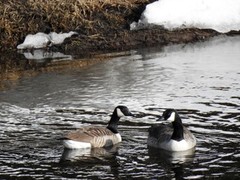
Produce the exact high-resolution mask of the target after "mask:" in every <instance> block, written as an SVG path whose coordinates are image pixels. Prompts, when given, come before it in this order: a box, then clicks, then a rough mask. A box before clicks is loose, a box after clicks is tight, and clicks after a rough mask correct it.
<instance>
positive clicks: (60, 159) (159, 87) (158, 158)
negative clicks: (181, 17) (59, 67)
mask: <svg viewBox="0 0 240 180" xmlns="http://www.w3.org/2000/svg"><path fill="white" fill-rule="evenodd" d="M239 47H240V38H239V37H232V38H231V37H229V38H224V37H222V38H217V39H213V40H212V41H209V42H203V43H196V44H189V45H177V46H168V47H166V48H164V49H161V50H160V51H157V50H156V49H155V50H149V49H148V50H139V51H135V52H132V55H131V56H123V57H118V58H113V59H112V60H111V61H103V62H101V63H98V64H94V65H92V66H88V67H86V68H81V69H74V70H71V71H61V72H59V71H58V72H54V71H50V72H45V73H41V74H38V75H36V76H34V77H25V78H21V79H20V80H18V81H17V84H16V85H15V86H12V87H10V88H9V89H5V90H2V91H0V117H1V118H0V143H1V147H0V179H24V178H30V179H31V178H32V179H43V178H46V179H71V178H72V179H81V178H85V179H136V178H141V179H161V178H165V179H170V178H174V177H176V179H181V178H185V179H202V178H205V179H208V178H213V179H214V178H216V179H221V178H226V179H238V176H239V171H240V168H239V162H240V147H239V139H240V133H239V129H240V121H239V118H240V113H239V110H240V96H239V90H240V84H239V82H240V76H239V75H240V72H239V67H240V61H239V57H240V49H239ZM118 104H124V105H126V106H128V107H129V109H130V110H131V111H132V112H133V113H134V114H135V115H136V117H135V118H127V117H126V118H122V119H121V120H120V123H119V131H120V133H121V134H122V138H123V142H122V143H120V144H119V145H118V146H117V147H116V148H115V147H113V149H110V150H109V149H98V150H97V149H96V150H94V151H90V152H86V153H85V155H84V156H82V154H81V153H82V152H73V151H72V152H71V151H70V152H68V151H66V150H65V151H64V149H63V146H62V142H61V138H62V137H63V135H64V134H66V133H67V132H69V131H70V130H74V129H75V128H78V127H81V126H85V125H89V124H97V125H102V126H106V124H107V123H108V121H109V119H110V114H111V112H112V110H113V109H114V107H116V105H118ZM169 107H170V108H175V109H177V111H178V112H179V114H180V115H181V116H182V117H183V123H184V124H185V125H186V126H187V127H188V129H190V130H191V131H192V132H193V133H194V135H195V136H196V138H197V141H198V144H197V146H196V149H195V151H193V152H188V153H186V154H180V155H179V154H174V153H170V154H169V153H166V152H163V151H160V150H153V149H149V148H148V147H147V143H146V142H147V136H148V128H149V127H150V126H151V125H152V124H153V123H156V119H157V118H158V116H159V115H161V114H162V112H163V111H164V108H169ZM79 153H80V154H79Z"/></svg>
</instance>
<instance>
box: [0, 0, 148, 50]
mask: <svg viewBox="0 0 240 180" xmlns="http://www.w3.org/2000/svg"><path fill="white" fill-rule="evenodd" d="M147 3H149V0H121V1H118V0H2V1H0V12H3V13H2V15H1V17H0V50H4V49H15V48H16V46H17V44H18V43H20V42H21V41H22V40H23V39H24V37H25V36H26V35H27V34H30V33H32V34H34V33H36V32H39V31H46V30H47V29H50V30H51V31H56V32H61V31H62V32H66V31H70V30H75V31H78V32H79V33H82V34H85V35H87V36H92V35H95V34H99V33H104V32H106V29H110V30H111V28H113V29H114V28H115V29H116V28H126V24H127V23H128V22H127V21H128V20H130V19H131V18H130V19H129V17H131V16H132V15H133V14H134V13H135V14H136V13H137V11H138V9H139V7H143V6H145V5H146V4H147Z"/></svg>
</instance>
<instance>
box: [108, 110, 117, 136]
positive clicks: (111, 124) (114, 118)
mask: <svg viewBox="0 0 240 180" xmlns="http://www.w3.org/2000/svg"><path fill="white" fill-rule="evenodd" d="M119 119H120V117H118V115H117V112H116V110H114V112H113V114H112V116H111V119H110V121H109V123H108V126H107V128H108V129H109V130H110V131H112V132H113V133H115V134H117V133H118V130H117V128H118V121H119Z"/></svg>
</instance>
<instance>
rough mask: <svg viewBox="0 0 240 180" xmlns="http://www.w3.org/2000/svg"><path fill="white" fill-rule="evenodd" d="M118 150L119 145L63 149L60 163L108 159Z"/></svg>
mask: <svg viewBox="0 0 240 180" xmlns="http://www.w3.org/2000/svg"><path fill="white" fill-rule="evenodd" d="M118 149H119V144H116V145H113V146H110V147H103V148H83V149H64V151H63V153H62V157H61V159H60V162H63V161H78V160H89V159H91V158H92V159H103V158H108V157H109V158H110V157H113V156H115V155H116V154H117V153H118Z"/></svg>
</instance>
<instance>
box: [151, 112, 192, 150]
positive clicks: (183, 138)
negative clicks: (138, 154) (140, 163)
mask: <svg viewBox="0 0 240 180" xmlns="http://www.w3.org/2000/svg"><path fill="white" fill-rule="evenodd" d="M162 118H163V119H165V120H167V121H170V122H172V125H159V124H158V125H153V126H152V127H150V128H149V137H148V142H147V144H148V145H149V146H152V147H155V148H161V149H165V150H168V151H185V150H188V149H191V148H193V147H194V146H196V138H195V137H194V135H193V134H192V133H191V132H190V131H189V130H188V129H187V128H186V127H184V126H183V124H182V120H181V118H180V116H179V115H178V113H177V111H176V110H174V109H167V110H166V111H164V112H163V115H162Z"/></svg>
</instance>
